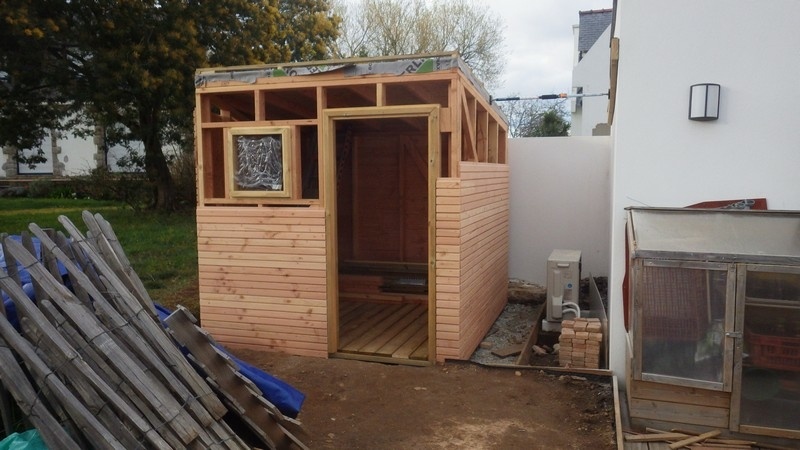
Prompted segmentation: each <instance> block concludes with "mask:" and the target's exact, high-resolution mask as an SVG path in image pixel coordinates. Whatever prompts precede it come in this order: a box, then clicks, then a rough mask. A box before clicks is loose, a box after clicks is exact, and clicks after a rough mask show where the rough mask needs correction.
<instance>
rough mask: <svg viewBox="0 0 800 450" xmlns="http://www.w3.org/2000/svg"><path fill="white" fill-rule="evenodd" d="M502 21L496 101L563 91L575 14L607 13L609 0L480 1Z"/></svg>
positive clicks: (567, 79)
mask: <svg viewBox="0 0 800 450" xmlns="http://www.w3.org/2000/svg"><path fill="white" fill-rule="evenodd" d="M479 3H486V4H487V6H488V7H489V8H490V9H491V10H492V11H493V12H494V13H495V14H497V15H498V16H500V18H501V19H502V20H503V21H504V22H505V24H506V27H505V36H504V37H505V45H506V58H507V59H506V66H505V72H506V74H505V77H504V83H503V86H502V87H501V88H499V89H497V90H496V92H495V93H494V94H495V95H496V96H497V97H504V96H509V95H511V94H519V95H520V96H522V97H533V96H537V95H541V94H552V93H560V92H568V91H569V89H570V86H571V81H572V58H573V55H572V52H573V36H572V25H575V24H577V23H578V12H579V11H586V10H590V9H605V8H611V6H612V4H613V0H482V1H481V2H479Z"/></svg>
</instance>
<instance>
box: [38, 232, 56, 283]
mask: <svg viewBox="0 0 800 450" xmlns="http://www.w3.org/2000/svg"><path fill="white" fill-rule="evenodd" d="M43 231H44V233H45V235H46V236H48V237H49V238H50V239H53V238H54V237H55V230H53V229H52V228H48V229H46V230H43ZM39 254H40V258H39V260H41V261H42V264H43V265H44V266H45V267H47V270H48V271H50V274H51V275H53V277H54V278H55V279H57V280H60V279H61V269H59V268H58V262H57V261H56V258H55V257H54V256H53V254H52V253H51V252H49V251H48V250H47V248H45V247H44V246H42V245H41V242H40V243H39Z"/></svg>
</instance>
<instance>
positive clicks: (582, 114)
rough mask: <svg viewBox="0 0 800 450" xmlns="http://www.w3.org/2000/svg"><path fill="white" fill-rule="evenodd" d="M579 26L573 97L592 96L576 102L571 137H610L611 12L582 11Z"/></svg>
mask: <svg viewBox="0 0 800 450" xmlns="http://www.w3.org/2000/svg"><path fill="white" fill-rule="evenodd" d="M579 17H580V21H579V23H578V25H575V26H573V27H572V32H573V36H574V42H575V45H574V51H573V54H574V58H573V68H572V93H573V94H584V95H591V96H587V97H578V98H573V99H571V101H570V110H571V112H572V126H571V127H570V135H571V136H593V135H594V136H597V135H608V134H609V128H608V125H607V123H608V97H607V96H594V95H596V94H606V93H608V89H609V58H610V56H609V55H610V50H609V49H610V44H611V28H612V26H611V21H612V18H613V12H612V10H611V9H600V10H591V11H581V12H580V13H579Z"/></svg>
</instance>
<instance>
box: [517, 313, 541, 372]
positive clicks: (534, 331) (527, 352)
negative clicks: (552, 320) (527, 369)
mask: <svg viewBox="0 0 800 450" xmlns="http://www.w3.org/2000/svg"><path fill="white" fill-rule="evenodd" d="M544 313H545V304H544V303H542V304H541V305H539V306H537V307H536V310H535V312H534V313H533V324H531V332H530V333H529V334H528V339H527V340H526V341H525V345H524V346H523V347H522V351H521V352H520V354H519V356H518V357H517V365H518V366H528V365H530V363H531V350H532V349H533V346H534V345H536V341H537V340H538V339H539V327H540V326H541V324H542V319H543V318H544Z"/></svg>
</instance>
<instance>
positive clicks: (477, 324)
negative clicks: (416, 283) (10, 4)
mask: <svg viewBox="0 0 800 450" xmlns="http://www.w3.org/2000/svg"><path fill="white" fill-rule="evenodd" d="M460 173H461V178H459V179H447V178H444V179H440V180H438V182H437V192H436V195H437V199H436V228H437V231H436V303H437V305H436V317H437V319H436V322H437V359H439V360H443V359H446V358H454V359H469V357H470V356H471V354H472V352H473V351H474V350H475V348H476V347H477V346H478V344H479V343H480V341H481V339H483V337H484V335H485V334H486V332H487V331H488V330H489V328H490V327H491V325H492V323H494V321H495V319H496V318H497V316H498V315H499V314H500V312H501V311H502V309H503V307H504V306H505V304H506V299H507V289H508V204H509V203H508V199H509V197H508V196H509V191H508V166H507V165H505V164H485V163H468V162H462V163H461V170H460Z"/></svg>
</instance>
